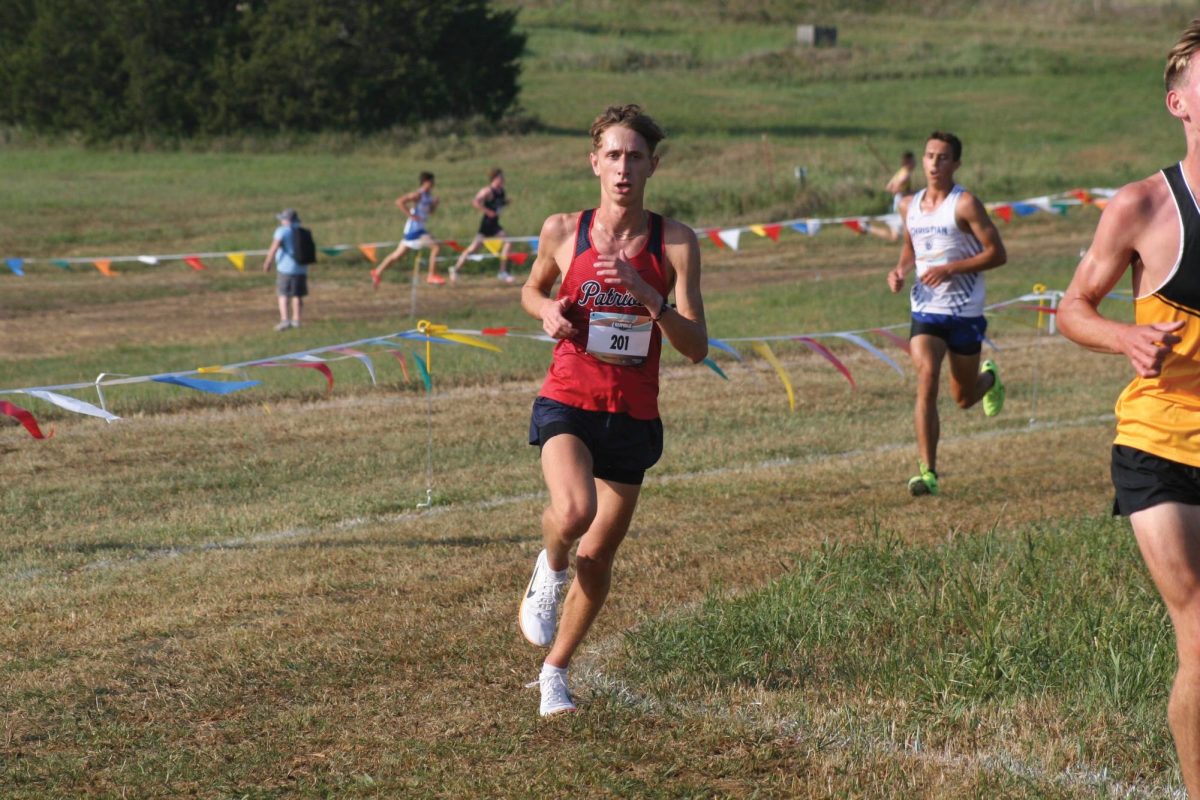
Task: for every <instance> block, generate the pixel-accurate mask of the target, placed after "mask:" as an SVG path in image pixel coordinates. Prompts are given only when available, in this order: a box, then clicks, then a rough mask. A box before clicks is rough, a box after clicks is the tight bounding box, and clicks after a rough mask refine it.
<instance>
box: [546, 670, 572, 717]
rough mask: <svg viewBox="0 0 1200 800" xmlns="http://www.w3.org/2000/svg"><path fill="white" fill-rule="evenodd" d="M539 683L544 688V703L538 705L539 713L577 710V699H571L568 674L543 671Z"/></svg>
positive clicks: (548, 714) (550, 713) (559, 712)
mask: <svg viewBox="0 0 1200 800" xmlns="http://www.w3.org/2000/svg"><path fill="white" fill-rule="evenodd" d="M538 684H539V686H540V688H541V690H542V703H541V705H540V706H539V707H538V713H540V714H541V715H542V716H543V717H552V716H554V715H555V714H562V713H564V712H566V711H574V710H575V701H574V700H572V699H571V692H570V691H568V690H567V676H566V675H560V674H559V673H557V672H551V673H546V672H543V673H542V674H541V676H540V677H539V678H538Z"/></svg>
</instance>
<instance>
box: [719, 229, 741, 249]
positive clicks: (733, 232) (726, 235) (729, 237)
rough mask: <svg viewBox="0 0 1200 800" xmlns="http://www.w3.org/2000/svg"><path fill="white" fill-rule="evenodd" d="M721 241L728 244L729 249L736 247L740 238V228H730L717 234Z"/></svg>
mask: <svg viewBox="0 0 1200 800" xmlns="http://www.w3.org/2000/svg"><path fill="white" fill-rule="evenodd" d="M717 236H718V237H719V238H720V239H721V241H722V242H724V243H725V244H727V245H729V249H730V250H737V249H738V241H739V240H741V238H742V231H741V228H730V229H729V230H726V231H721V232H720V233H718V234H717Z"/></svg>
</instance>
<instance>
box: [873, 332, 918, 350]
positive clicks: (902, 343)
mask: <svg viewBox="0 0 1200 800" xmlns="http://www.w3.org/2000/svg"><path fill="white" fill-rule="evenodd" d="M871 333H878V334H879V335H880V336H882V337H883V338H885V339H887V340H888V341H889V342H891V343H892V344H894V345H896V347H899V348H900V349H901V350H903V351H904V352H906V353H910V354H911V353H912V350H911V349H910V348H909V346H908V340H907V339H901V338H900V337H899V336H897V335H896V334H894V333H892V332H891V331H889V330H887V329H885V328H872V329H871Z"/></svg>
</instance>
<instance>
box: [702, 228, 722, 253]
mask: <svg viewBox="0 0 1200 800" xmlns="http://www.w3.org/2000/svg"><path fill="white" fill-rule="evenodd" d="M704 233H705V234H706V235H707V236H708V238H709V239H711V240H712V243H713V244H715V245H716V246H717V247H719V248H721V249H724V248H725V243H724V242H723V241H721V232H720V231H719V230H717V229H716V228H709V229H708V230H706V231H705V232H704Z"/></svg>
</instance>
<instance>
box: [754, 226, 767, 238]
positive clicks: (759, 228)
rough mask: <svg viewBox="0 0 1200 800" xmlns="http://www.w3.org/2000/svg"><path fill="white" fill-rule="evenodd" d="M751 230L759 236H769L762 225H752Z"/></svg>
mask: <svg viewBox="0 0 1200 800" xmlns="http://www.w3.org/2000/svg"><path fill="white" fill-rule="evenodd" d="M750 230H752V231H754V232H755V233H757V234H758V235H759V236H766V235H767V231H766V230H765V229H764V228H763V226H762V225H751V226H750Z"/></svg>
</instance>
